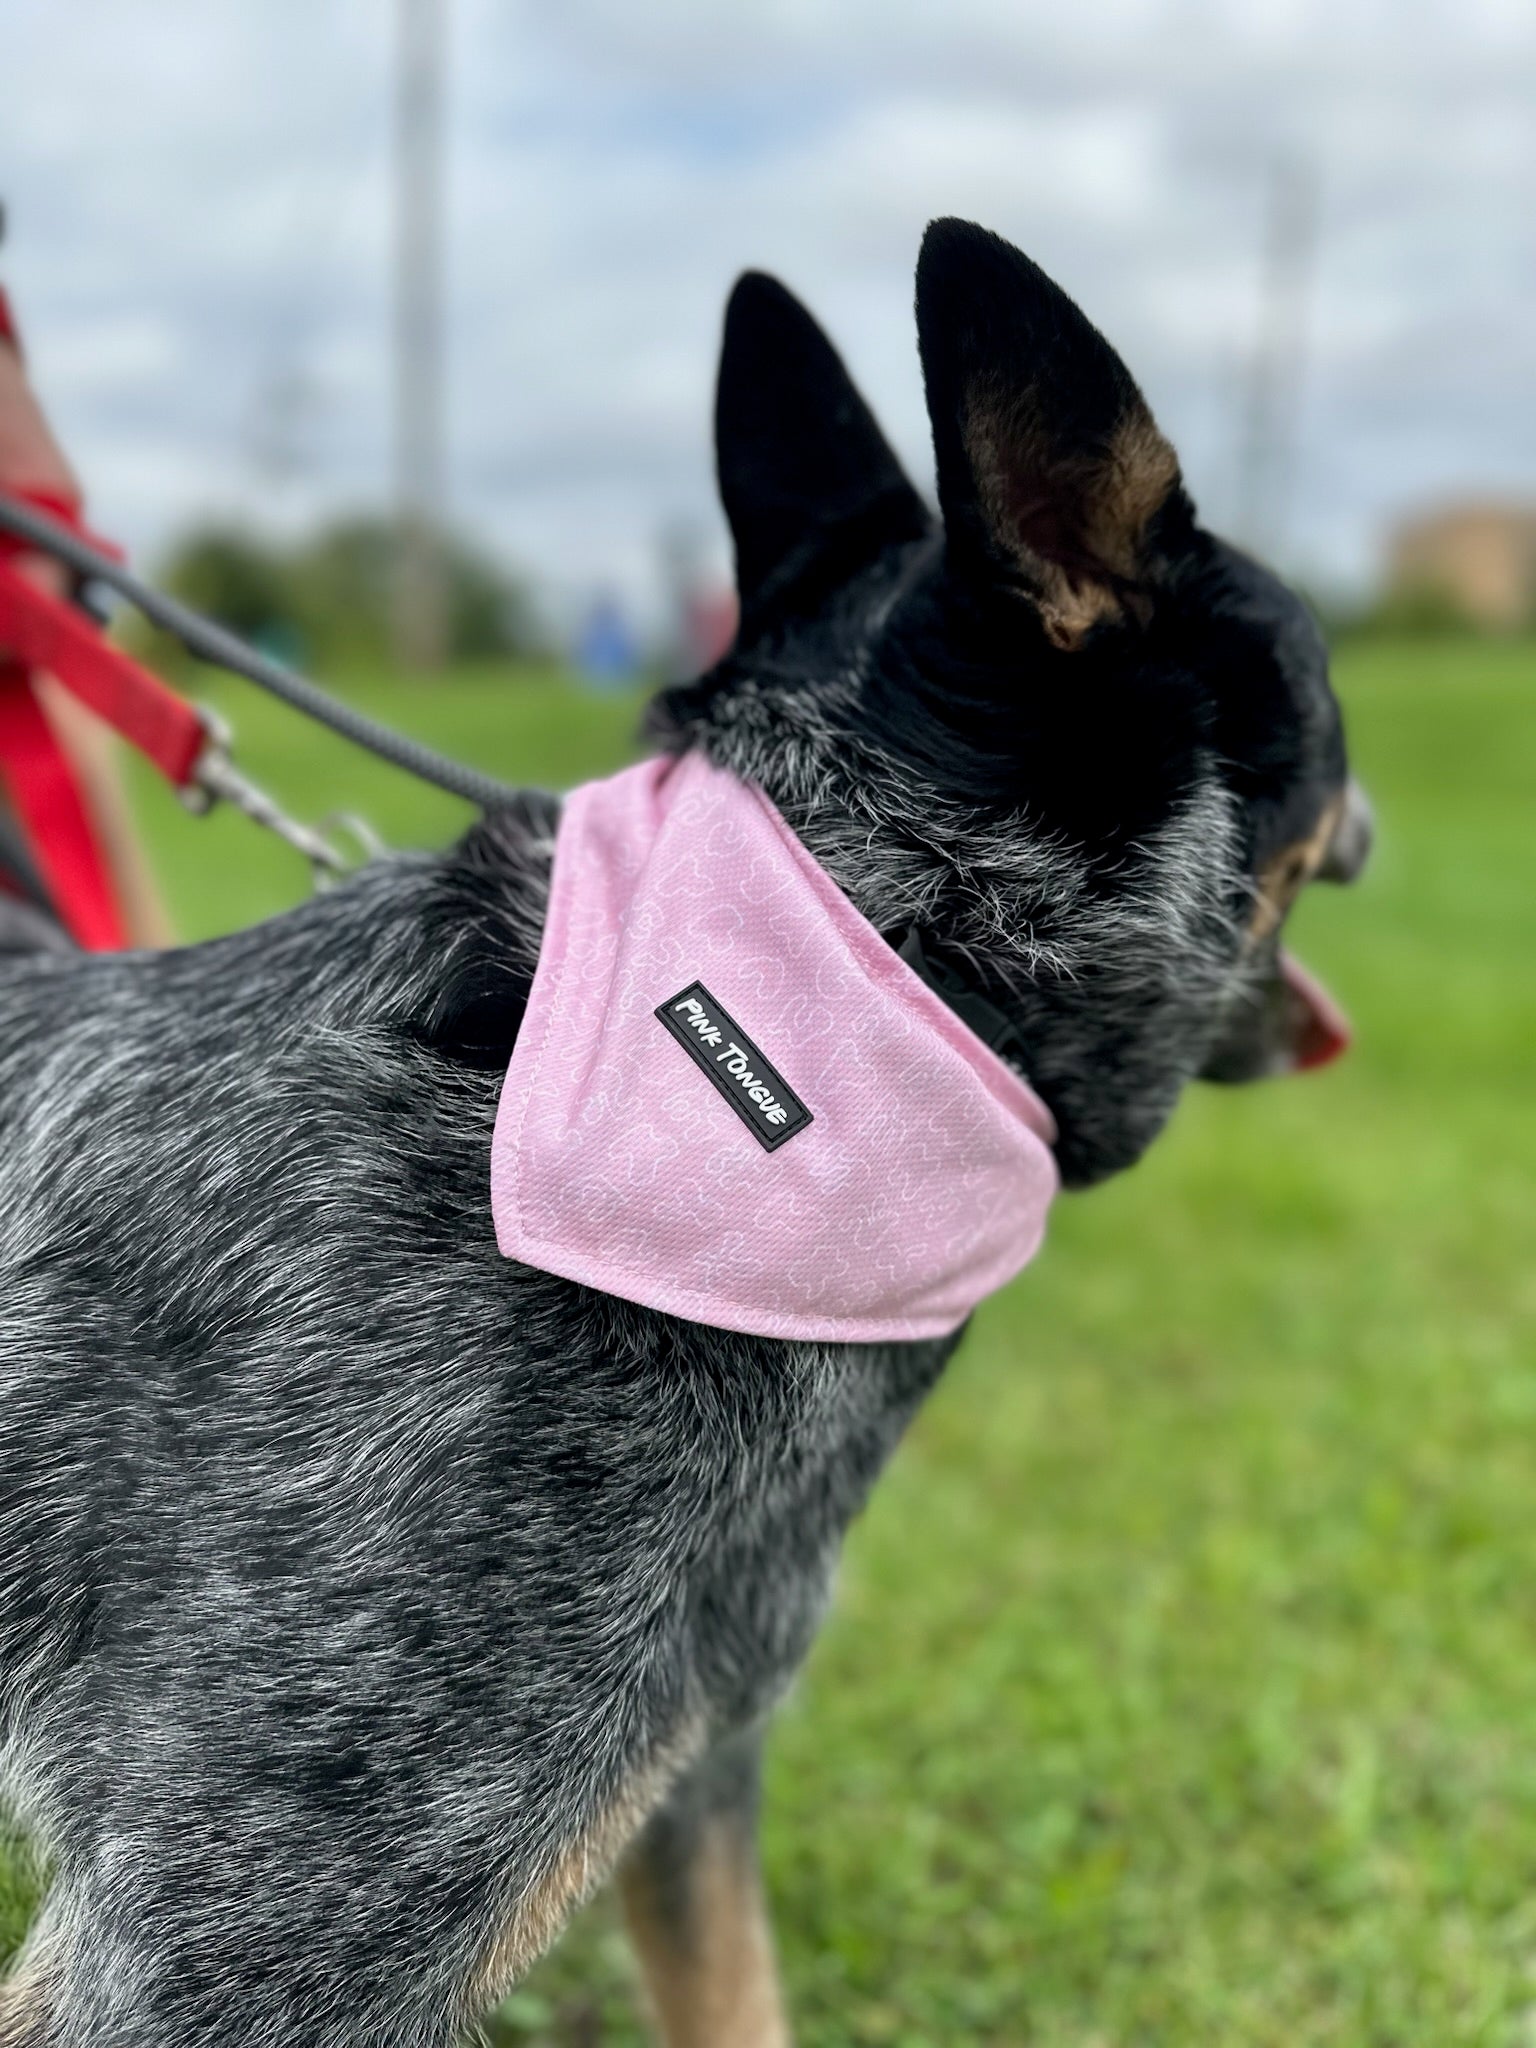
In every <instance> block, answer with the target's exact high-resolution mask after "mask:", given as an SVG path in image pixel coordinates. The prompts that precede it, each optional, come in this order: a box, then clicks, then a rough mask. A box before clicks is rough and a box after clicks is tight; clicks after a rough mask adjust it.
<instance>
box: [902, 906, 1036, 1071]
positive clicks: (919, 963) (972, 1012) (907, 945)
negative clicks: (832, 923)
mask: <svg viewBox="0 0 1536 2048" xmlns="http://www.w3.org/2000/svg"><path fill="white" fill-rule="evenodd" d="M933 943H934V942H933V940H932V938H931V937H928V938H927V945H928V946H930V947H931V946H932V945H933ZM894 944H895V947H896V952H897V954H898V956H899V957H900V958H901V959H903V960H905V961H906V963H907V965H908V966H909V967H910V968H911V969H912V972H913V973H914V974H915V975H917V977H918V978H919V980H921V981H925V982H927V984H928V986H929V987H930V988H931V989H932V990H933V992H934V994H935V995H936V996H938V997H940V998H941V1000H942V1001H944V1002H945V1003H947V1004H948V1005H949V1007H950V1009H951V1010H953V1011H954V1013H955V1015H956V1016H957V1017H958V1018H959V1019H960V1022H961V1023H962V1024H963V1025H965V1027H966V1029H967V1030H969V1031H974V1032H975V1034H976V1036H977V1037H978V1038H979V1039H980V1040H981V1042H982V1044H983V1045H985V1046H988V1047H990V1048H991V1050H992V1051H993V1052H995V1053H996V1054H997V1056H998V1058H999V1059H1002V1060H1006V1061H1007V1062H1008V1064H1009V1065H1010V1066H1011V1067H1016V1068H1017V1069H1018V1071H1019V1072H1020V1073H1021V1074H1022V1073H1023V1071H1024V1041H1023V1040H1022V1039H1021V1038H1020V1036H1019V1033H1018V1028H1017V1026H1016V1025H1015V1024H1014V1022H1013V1019H1012V1018H1011V1017H1009V1016H1008V1014H1007V1013H1006V1012H1005V1011H1003V1010H1000V1009H999V1008H998V1006H997V1004H996V1003H994V1002H993V1001H992V1000H991V998H990V997H989V996H984V995H983V994H982V993H981V991H980V990H979V989H977V988H975V987H974V986H973V985H972V983H971V982H970V980H969V979H968V977H967V976H966V974H965V972H964V970H963V969H961V968H959V967H956V966H954V965H952V964H951V962H949V961H947V960H944V959H942V958H936V957H935V956H934V954H933V953H932V952H930V951H927V950H925V934H924V932H923V928H922V926H921V925H916V924H913V925H908V927H907V930H906V933H905V935H904V936H902V937H901V938H899V939H897V940H895V941H894Z"/></svg>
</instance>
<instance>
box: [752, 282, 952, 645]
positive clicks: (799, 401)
mask: <svg viewBox="0 0 1536 2048" xmlns="http://www.w3.org/2000/svg"><path fill="white" fill-rule="evenodd" d="M715 454H716V461H717V463H718V466H719V473H720V497H721V500H722V502H723V504H724V506H725V516H726V518H727V519H728V520H729V521H730V523H731V534H732V537H733V539H734V540H735V543H736V588H737V593H738V595H739V597H740V599H741V615H742V625H743V627H744V628H745V629H747V630H750V629H751V628H752V627H754V626H756V625H758V624H760V623H761V622H762V621H763V619H764V618H765V617H766V616H767V614H768V613H770V612H771V611H772V610H774V609H775V608H776V607H778V606H780V605H781V604H782V603H783V602H784V601H785V600H786V599H787V598H789V597H791V596H794V597H796V598H798V599H802V600H803V599H804V598H805V597H806V596H807V595H808V589H807V586H808V584H810V583H813V582H814V583H815V584H816V585H817V586H818V587H819V588H821V589H827V588H830V587H831V586H832V584H833V583H834V582H835V581H837V580H838V579H840V578H841V577H842V576H844V575H847V574H849V573H851V572H852V571H853V570H854V569H857V568H860V567H862V566H863V565H864V563H865V562H867V561H870V560H872V559H873V558H874V556H875V555H876V554H877V553H878V552H879V551H880V549H881V548H882V547H884V546H886V545H888V544H889V543H890V542H892V541H905V540H914V539H916V538H918V537H919V536H920V535H922V534H924V533H926V532H927V531H928V530H929V528H930V526H931V524H932V521H931V519H930V517H929V514H928V511H927V508H926V507H925V506H924V504H923V501H922V499H921V498H920V497H919V496H918V495H917V493H916V491H914V490H913V488H912V486H911V484H910V483H908V481H907V479H906V477H905V476H904V475H903V474H902V469H901V465H900V463H899V462H897V460H896V457H895V456H894V455H893V454H892V453H891V450H890V448H889V446H888V445H887V443H886V439H885V436H884V435H883V434H882V433H881V431H880V429H879V428H878V427H877V426H876V425H875V420H874V415H873V414H872V413H871V412H870V410H869V407H868V406H867V405H866V404H865V403H864V401H863V399H862V398H861V397H860V396H859V394H858V392H857V391H856V390H855V389H854V386H853V381H852V379H851V378H850V377H849V375H848V372H847V371H846V370H845V369H844V368H843V364H842V360H841V358H840V357H839V355H838V353H837V350H836V349H835V348H833V346H832V344H831V342H830V341H828V339H827V337H826V336H825V335H824V334H823V333H822V331H821V329H820V328H819V327H818V326H817V324H816V322H815V321H814V320H813V319H812V318H811V316H810V314H809V313H808V312H807V311H806V310H805V308H804V306H802V305H801V303H800V301H799V300H798V299H797V298H796V297H795V296H794V294H793V293H792V292H788V291H786V290H785V289H784V287H783V285H781V284H780V283H778V281H777V280H776V279H774V278H771V277H765V276H764V275H763V273H762V272H761V271H756V270H749V271H748V272H747V273H746V275H745V276H744V277H742V278H740V279H738V281H737V284H736V289H735V290H734V291H733V292H732V293H731V302H730V304H729V306H728V307H727V308H726V314H725V339H724V343H723V345H722V348H721V354H720V383H719V388H718V390H717V392H716V396H715Z"/></svg>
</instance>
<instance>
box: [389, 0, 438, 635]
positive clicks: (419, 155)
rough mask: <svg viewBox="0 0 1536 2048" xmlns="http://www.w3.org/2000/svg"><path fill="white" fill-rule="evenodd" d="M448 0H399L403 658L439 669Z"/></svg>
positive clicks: (398, 483) (398, 591)
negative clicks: (444, 167) (444, 56)
mask: <svg viewBox="0 0 1536 2048" xmlns="http://www.w3.org/2000/svg"><path fill="white" fill-rule="evenodd" d="M445 6H446V0H395V24H396V48H395V150H394V154H395V218H394V255H395V277H394V297H395V309H394V310H395V575H394V593H393V596H394V617H393V620H392V625H393V632H394V652H395V659H396V661H397V662H398V663H399V664H400V666H401V667H402V668H407V669H436V668H441V667H442V664H443V660H444V657H445V655H446V653H447V644H448V605H447V589H446V579H445V575H444V563H443V550H442V535H443V481H444V470H445V467H446V465H445V462H444V455H443V425H444V420H443V233H442V213H443V31H444V14H445Z"/></svg>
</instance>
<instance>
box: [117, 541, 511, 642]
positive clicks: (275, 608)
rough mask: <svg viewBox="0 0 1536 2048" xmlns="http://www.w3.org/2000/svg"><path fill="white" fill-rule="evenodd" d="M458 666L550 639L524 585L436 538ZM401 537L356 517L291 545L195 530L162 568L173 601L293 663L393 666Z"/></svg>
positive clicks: (462, 547) (459, 544) (476, 554)
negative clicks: (393, 615)
mask: <svg viewBox="0 0 1536 2048" xmlns="http://www.w3.org/2000/svg"><path fill="white" fill-rule="evenodd" d="M438 545H439V547H440V548H441V551H442V562H443V576H444V594H445V599H446V607H447V652H448V658H449V659H450V660H451V661H475V660H486V659H494V658H495V657H497V656H525V657H526V656H535V655H540V654H543V653H545V652H547V650H548V645H549V642H548V638H547V636H546V635H545V633H544V631H543V628H542V624H541V622H540V619H539V617H538V611H537V607H536V605H535V603H534V601H533V597H532V594H531V592H530V591H529V589H528V586H527V585H526V583H524V582H523V581H522V580H521V579H520V578H519V577H517V576H515V575H512V574H509V573H508V572H507V571H506V570H504V569H503V568H501V567H500V566H499V565H498V564H496V563H495V562H493V561H491V560H490V558H489V557H488V556H486V555H485V554H483V553H481V551H480V550H479V549H478V548H476V547H474V546H473V545H471V543H469V542H468V541H466V540H464V539H463V538H462V537H461V536H459V535H457V534H452V533H445V534H442V535H440V536H439V540H438ZM395 548H396V541H395V532H394V528H393V526H392V525H391V523H390V522H389V521H388V520H386V519H378V518H367V517H358V518H353V519H346V520H341V521H338V522H337V523H335V524H334V525H331V526H327V527H325V528H323V529H322V530H321V531H320V532H319V533H317V534H315V535H313V536H312V537H311V538H309V539H307V540H304V541H300V542H297V543H294V544H291V545H283V544H280V543H278V542H274V541H271V540H267V539H264V538H262V537H261V536H260V535H258V534H255V533H253V532H251V531H250V530H249V529H246V528H243V527H239V526H224V525H210V526H205V527H200V528H198V529H196V530H195V531H193V532H191V533H189V534H188V535H187V536H186V537H185V539H183V540H182V541H181V542H180V544H179V545H178V546H177V547H176V548H175V549H174V550H173V551H172V553H171V555H170V556H169V558H168V559H167V560H166V561H165V562H164V564H163V565H162V567H161V571H160V575H159V578H158V580H159V582H160V584H161V586H162V588H164V589H165V590H167V591H169V592H170V593H171V595H172V596H173V597H179V598H180V599H181V600H182V601H183V602H184V603H186V604H189V605H192V606H195V608H196V609H197V610H198V611H202V612H206V613H208V614H209V616H210V617H211V618H215V619H217V620H218V622H219V624H220V625H222V626H227V627H228V628H229V629H230V631H231V632H235V633H239V634H240V635H242V637H243V638H245V639H247V640H251V641H254V642H255V644H256V645H257V646H258V647H261V648H263V649H265V650H266V651H267V652H268V653H270V654H273V655H276V656H278V657H279V658H280V659H282V660H285V661H294V662H317V663H323V664H328V665H329V664H347V663H353V662H357V663H361V662H367V663H370V664H374V663H382V662H386V661H387V660H388V658H389V647H390V629H391V603H392V600H391V586H392V583H393V578H394V568H395V560H396V553H395Z"/></svg>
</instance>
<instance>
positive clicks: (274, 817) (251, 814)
mask: <svg viewBox="0 0 1536 2048" xmlns="http://www.w3.org/2000/svg"><path fill="white" fill-rule="evenodd" d="M198 711H199V715H200V716H201V718H202V721H203V728H204V731H205V732H206V733H207V736H208V737H207V741H206V744H205V745H204V747H203V751H202V753H201V754H199V756H198V758H197V762H196V765H195V766H194V768H193V770H192V775H191V778H190V780H189V781H188V782H186V783H185V784H184V785H183V786H182V787H181V788H180V789H179V790H178V791H177V794H178V796H179V797H180V799H181V801H182V803H183V804H184V805H185V806H186V808H187V809H188V810H189V811H191V812H192V814H193V815H194V816H195V817H205V816H206V815H207V813H208V812H209V811H211V810H212V809H213V807H214V805H215V804H216V803H227V804H233V806H234V807H235V809H236V810H237V811H239V812H240V813H241V815H242V816H243V817H246V818H249V819H250V820H251V822H252V824H255V825H260V826H262V827H263V828H264V829H265V830H266V831H268V832H274V833H276V835H277V837H278V838H279V839H281V840H282V841H283V842H284V844H285V845H288V846H291V847H292V848H293V849H294V851H295V852H296V853H302V854H303V856H304V858H305V859H306V860H307V861H308V862H309V865H310V868H311V871H312V872H313V875H314V879H315V886H316V887H317V888H325V887H326V886H327V885H328V884H329V883H331V882H333V881H335V880H337V878H338V877H339V876H341V875H344V874H346V872H347V870H348V868H349V867H350V866H351V865H352V863H351V862H350V861H349V860H348V859H347V857H346V855H345V854H344V853H343V852H342V851H341V850H340V848H339V847H337V846H336V845H335V844H334V843H333V841H332V840H331V839H328V838H327V837H326V836H325V834H324V832H322V831H319V830H317V829H316V828H315V827H314V826H311V825H304V824H301V823H300V821H299V820H298V819H297V818H291V817H289V815H288V813H287V812H286V811H285V810H284V809H283V808H282V806H281V805H280V804H279V803H278V802H277V801H276V799H275V798H273V797H270V796H268V794H267V792H266V791H265V790H264V789H262V788H261V787H260V786H259V784H257V783H254V782H252V781H251V779H250V777H249V776H248V775H245V774H243V773H242V772H241V770H240V769H238V768H237V767H236V766H235V764H234V762H233V760H232V759H231V758H230V751H229V749H230V740H231V734H230V729H229V727H228V726H227V725H226V724H225V722H224V720H223V719H222V718H220V716H219V715H218V713H217V712H216V711H212V710H210V709H209V708H208V706H207V705H206V704H203V705H199V706H198ZM325 822H327V823H334V824H336V825H339V826H344V827H345V828H346V829H347V830H348V831H349V832H350V833H351V835H352V837H353V838H354V839H355V840H356V841H357V843H358V845H359V846H360V847H361V849H362V852H363V857H364V858H365V859H371V858H372V857H373V855H374V854H376V853H378V852H380V851H381V850H382V847H381V842H380V841H379V838H378V835H377V834H376V833H375V832H373V831H372V829H371V828H370V827H369V826H367V825H366V824H364V822H363V821H362V819H360V818H356V817H353V816H351V814H350V813H339V812H338V813H333V814H332V817H331V819H328V820H326V821H325Z"/></svg>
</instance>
